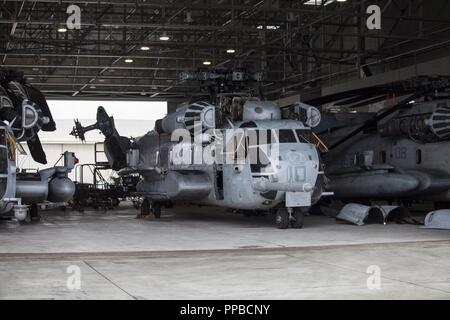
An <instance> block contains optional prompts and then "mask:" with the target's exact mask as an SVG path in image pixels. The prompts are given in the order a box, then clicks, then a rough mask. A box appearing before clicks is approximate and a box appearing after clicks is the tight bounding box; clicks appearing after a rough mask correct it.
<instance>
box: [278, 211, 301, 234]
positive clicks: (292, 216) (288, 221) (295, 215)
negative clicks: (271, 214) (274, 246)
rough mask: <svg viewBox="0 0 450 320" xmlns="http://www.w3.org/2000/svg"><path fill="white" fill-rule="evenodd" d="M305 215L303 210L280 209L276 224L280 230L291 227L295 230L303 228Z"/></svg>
mask: <svg viewBox="0 0 450 320" xmlns="http://www.w3.org/2000/svg"><path fill="white" fill-rule="evenodd" d="M304 220H305V215H304V213H303V211H302V209H301V208H295V209H293V208H280V209H278V210H277V213H276V217H275V222H276V225H277V228H278V229H287V228H289V225H290V226H291V227H292V228H294V229H301V228H303V222H304Z"/></svg>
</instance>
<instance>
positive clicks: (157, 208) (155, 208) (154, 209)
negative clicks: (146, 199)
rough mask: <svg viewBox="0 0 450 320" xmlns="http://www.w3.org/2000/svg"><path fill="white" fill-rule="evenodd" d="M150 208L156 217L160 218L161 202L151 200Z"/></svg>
mask: <svg viewBox="0 0 450 320" xmlns="http://www.w3.org/2000/svg"><path fill="white" fill-rule="evenodd" d="M150 210H151V212H152V214H153V215H154V216H155V218H156V219H159V218H161V204H160V203H159V202H152V206H151V209H150Z"/></svg>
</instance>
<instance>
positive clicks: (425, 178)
mask: <svg viewBox="0 0 450 320" xmlns="http://www.w3.org/2000/svg"><path fill="white" fill-rule="evenodd" d="M449 89H450V77H446V76H433V77H432V76H419V77H416V78H413V79H409V80H405V81H398V82H394V83H390V84H386V85H379V86H373V87H367V88H362V89H356V90H351V91H346V92H341V93H337V94H333V95H329V96H324V97H321V98H317V99H314V100H309V101H307V103H308V104H311V105H314V106H316V107H321V108H322V109H321V111H322V122H321V124H320V125H319V126H317V127H316V128H315V132H316V133H317V134H318V135H319V136H320V137H321V139H323V140H324V142H325V144H326V145H327V146H328V149H329V152H327V153H326V154H324V155H323V160H324V162H325V165H326V174H327V177H328V178H329V179H330V182H329V183H328V184H327V188H328V190H330V191H333V192H334V197H335V198H337V199H344V200H346V201H356V202H358V201H359V202H361V201H362V202H370V201H372V200H385V201H389V202H392V201H400V202H402V204H405V205H408V204H410V203H411V202H412V201H417V200H421V201H432V202H434V204H435V206H436V207H438V208H443V207H444V208H448V207H449V206H450V169H449V168H450V153H449V152H450V92H449ZM392 97H397V98H396V99H397V100H399V101H398V102H397V103H395V104H394V105H393V106H390V107H385V108H382V109H381V110H380V111H378V112H375V113H374V112H367V111H365V112H361V111H360V110H361V109H360V108H361V107H367V106H368V105H370V104H374V103H380V102H383V101H386V100H392ZM325 110H334V112H325Z"/></svg>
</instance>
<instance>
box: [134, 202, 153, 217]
mask: <svg viewBox="0 0 450 320" xmlns="http://www.w3.org/2000/svg"><path fill="white" fill-rule="evenodd" d="M149 215H150V200H148V199H147V198H145V199H144V200H143V201H142V203H141V213H140V214H138V215H137V217H136V218H138V219H143V218H147V217H148V216H149Z"/></svg>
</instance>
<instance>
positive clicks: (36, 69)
mask: <svg viewBox="0 0 450 320" xmlns="http://www.w3.org/2000/svg"><path fill="white" fill-rule="evenodd" d="M31 70H33V71H39V68H38V67H34V68H32V69H31Z"/></svg>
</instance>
